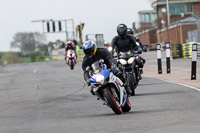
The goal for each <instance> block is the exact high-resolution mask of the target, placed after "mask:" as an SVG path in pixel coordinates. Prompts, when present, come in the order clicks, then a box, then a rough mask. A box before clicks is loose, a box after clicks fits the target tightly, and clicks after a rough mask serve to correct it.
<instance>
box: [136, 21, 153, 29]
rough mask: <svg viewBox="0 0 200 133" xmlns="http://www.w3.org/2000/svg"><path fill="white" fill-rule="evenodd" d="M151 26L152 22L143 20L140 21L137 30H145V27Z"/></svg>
mask: <svg viewBox="0 0 200 133" xmlns="http://www.w3.org/2000/svg"><path fill="white" fill-rule="evenodd" d="M151 26H152V23H143V22H141V23H140V28H139V31H142V30H145V29H147V28H149V27H151Z"/></svg>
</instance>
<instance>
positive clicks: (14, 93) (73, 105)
mask: <svg viewBox="0 0 200 133" xmlns="http://www.w3.org/2000/svg"><path fill="white" fill-rule="evenodd" d="M82 74H83V73H82V70H81V64H77V65H76V66H75V70H73V71H72V70H70V69H69V68H68V67H67V66H66V64H65V62H63V61H48V62H41V63H28V64H17V65H8V66H3V67H2V66H1V67H0V133H94V132H95V133H108V132H109V133H133V132H135V133H180V132H181V133H199V131H200V92H199V91H197V90H193V89H191V88H188V87H185V86H181V85H176V84H173V83H168V82H165V81H162V80H159V79H155V78H149V77H143V79H142V80H141V82H140V85H139V86H138V88H137V90H136V96H134V97H131V98H130V102H131V104H132V109H131V111H130V112H129V113H124V114H122V115H115V114H114V113H113V111H112V110H111V109H110V108H108V107H107V106H105V105H103V104H102V102H101V101H98V100H96V97H95V96H93V95H91V94H90V92H89V87H87V86H86V85H85V84H84V81H83V77H82Z"/></svg>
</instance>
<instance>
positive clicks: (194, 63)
mask: <svg viewBox="0 0 200 133" xmlns="http://www.w3.org/2000/svg"><path fill="white" fill-rule="evenodd" d="M196 72H197V44H196V43H194V44H192V70H191V80H196Z"/></svg>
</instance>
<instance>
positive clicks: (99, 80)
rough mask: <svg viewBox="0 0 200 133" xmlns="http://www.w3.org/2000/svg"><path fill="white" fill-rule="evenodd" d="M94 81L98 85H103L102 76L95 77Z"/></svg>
mask: <svg viewBox="0 0 200 133" xmlns="http://www.w3.org/2000/svg"><path fill="white" fill-rule="evenodd" d="M96 81H97V82H98V83H100V84H103V83H104V76H103V75H97V76H96Z"/></svg>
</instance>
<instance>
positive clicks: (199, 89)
mask: <svg viewBox="0 0 200 133" xmlns="http://www.w3.org/2000/svg"><path fill="white" fill-rule="evenodd" d="M143 76H144V77H148V78H155V79H159V80H162V81H165V82H168V83H172V84H178V85H182V86H185V87H188V88H191V89H194V90H196V91H199V92H200V88H196V87H193V86H190V85H186V84H183V83H176V82H172V81H169V80H166V79H162V78H156V77H152V76H147V75H143Z"/></svg>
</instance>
